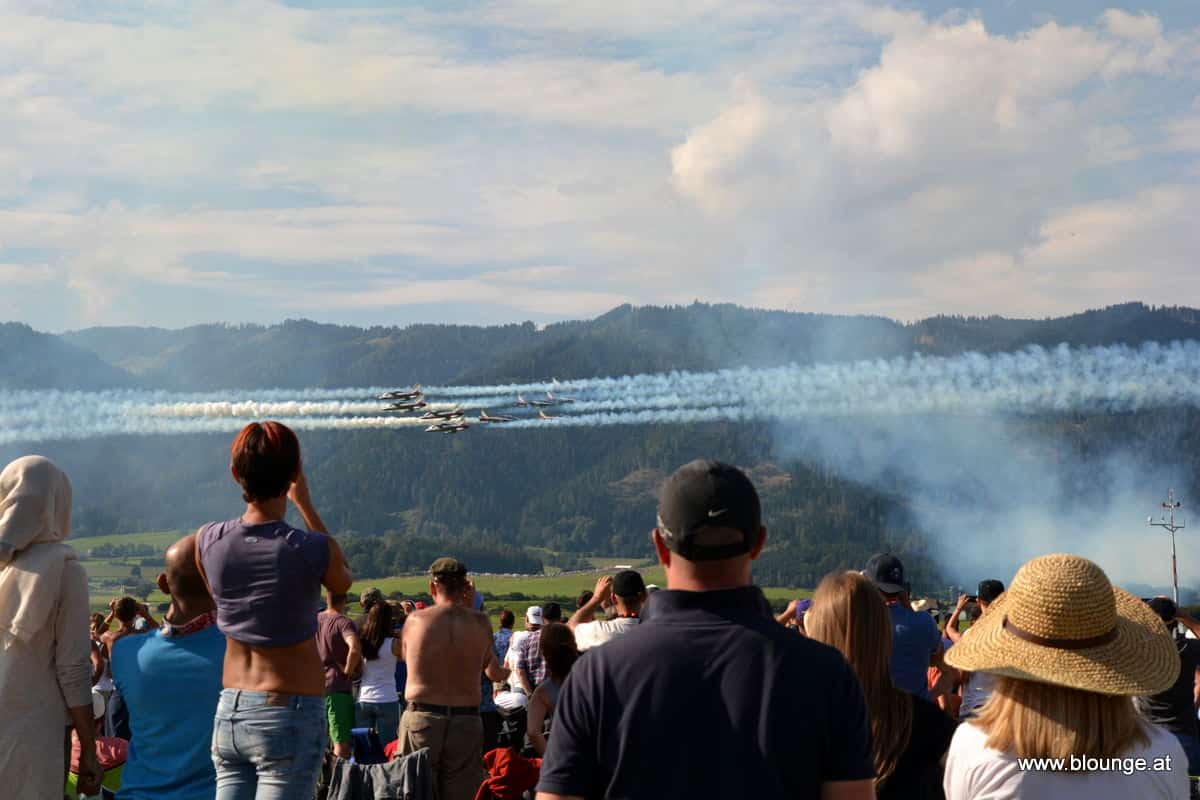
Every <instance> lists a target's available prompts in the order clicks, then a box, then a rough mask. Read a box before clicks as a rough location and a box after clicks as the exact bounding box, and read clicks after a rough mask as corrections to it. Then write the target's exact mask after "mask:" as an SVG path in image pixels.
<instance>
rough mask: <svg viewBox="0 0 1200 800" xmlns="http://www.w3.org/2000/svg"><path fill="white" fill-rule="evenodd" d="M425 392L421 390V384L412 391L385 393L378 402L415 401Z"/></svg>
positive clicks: (402, 390)
mask: <svg viewBox="0 0 1200 800" xmlns="http://www.w3.org/2000/svg"><path fill="white" fill-rule="evenodd" d="M423 394H425V392H424V391H423V390H422V389H421V384H419V383H418V384H417V385H416V386H414V387H412V388H411V389H407V390H405V389H396V390H394V391H391V392H384V393H383V394H381V395H379V397H378V398H376V399H378V400H415V399H416V398H418V397H420V396H422V395H423Z"/></svg>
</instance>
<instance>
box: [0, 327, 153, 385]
mask: <svg viewBox="0 0 1200 800" xmlns="http://www.w3.org/2000/svg"><path fill="white" fill-rule="evenodd" d="M136 383H137V380H136V379H135V378H134V376H133V375H132V374H130V373H129V372H127V371H125V370H124V369H121V368H120V367H116V366H113V365H112V364H110V363H107V362H106V361H104V360H102V359H101V358H100V357H98V356H97V355H96V354H95V353H93V352H92V351H90V350H88V349H87V348H83V347H78V346H76V345H74V344H72V343H71V342H70V341H68V340H65V339H63V338H62V337H59V336H54V335H52V334H48V333H39V332H38V331H35V330H34V329H33V328H30V327H29V326H28V325H23V324H21V323H17V322H7V323H0V389H115V388H120V387H125V386H133V385H135V384H136Z"/></svg>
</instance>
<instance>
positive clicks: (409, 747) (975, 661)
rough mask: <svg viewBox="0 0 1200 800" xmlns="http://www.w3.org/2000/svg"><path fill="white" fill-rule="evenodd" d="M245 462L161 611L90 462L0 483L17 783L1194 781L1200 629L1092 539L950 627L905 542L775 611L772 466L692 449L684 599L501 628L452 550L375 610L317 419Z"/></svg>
mask: <svg viewBox="0 0 1200 800" xmlns="http://www.w3.org/2000/svg"><path fill="white" fill-rule="evenodd" d="M230 456H231V469H232V474H233V478H234V479H235V480H236V481H237V483H238V484H239V485H240V487H241V489H242V493H243V499H244V500H245V503H246V505H245V508H244V510H243V511H242V513H241V515H240V516H239V517H237V518H236V519H232V520H229V521H226V522H214V523H209V524H207V525H204V526H202V527H201V528H200V530H199V531H198V532H197V533H196V534H194V535H189V536H186V537H183V538H182V539H180V540H179V541H178V542H176V543H174V544H173V545H171V547H169V548H168V549H167V551H166V554H165V559H164V569H163V573H162V574H161V575H160V576H159V577H158V580H157V584H158V588H159V590H160V591H162V592H163V593H164V594H165V595H167V596H168V598H169V604H168V605H167V610H166V612H165V614H164V615H163V618H162V620H161V621H160V620H157V619H155V618H154V616H153V615H152V614H151V612H150V609H149V608H148V607H147V606H146V605H145V604H143V603H139V602H138V601H137V600H135V599H133V598H118V599H116V600H114V601H112V603H110V605H109V613H108V614H107V615H100V614H95V615H89V613H88V598H87V582H86V577H85V575H84V572H83V569H82V567H81V566H80V564H79V562H78V560H77V559H76V557H75V555H74V552H73V551H72V550H71V549H70V548H69V547H68V546H66V545H65V544H64V542H65V540H66V539H67V537H68V535H69V532H70V508H71V487H70V481H69V480H68V478H67V476H66V475H65V474H64V473H63V472H62V471H61V470H59V469H58V468H57V467H56V466H55V465H54V464H53V463H51V462H50V461H48V460H46V459H44V458H41V457H36V456H31V457H26V458H22V459H19V460H17V461H15V462H13V463H12V464H10V465H8V467H6V468H5V469H4V470H3V472H2V473H0V702H2V703H3V708H4V709H5V713H4V715H3V716H0V794H3V795H4V796H13V797H20V798H33V799H34V800H42V798H47V799H48V800H51V799H53V798H59V797H62V796H63V795H64V794H65V793H68V792H70V793H71V794H72V797H74V796H75V795H76V794H82V795H85V796H97V795H100V794H101V793H102V792H107V791H112V792H115V796H116V797H117V798H120V799H121V800H151V799H153V800H212V799H213V798H216V800H252V799H254V800H292V799H293V798H295V799H296V800H311V798H314V797H329V798H332V799H333V800H341V798H354V797H360V796H361V797H406V798H409V797H411V798H422V797H432V798H435V799H436V800H470V799H471V798H475V800H520V798H534V797H536V798H537V800H574V799H575V798H580V799H581V800H584V799H587V798H597V797H613V798H663V797H665V798H673V797H678V798H698V797H720V798H738V797H745V798H775V797H779V798H782V797H811V798H822V800H866V799H867V798H873V797H878V798H895V799H900V798H914V799H916V800H923V799H926V798H928V799H931V800H932V799H935V798H947V799H948V800H973V799H979V800H982V798H989V799H997V800H998V799H1000V798H1034V799H1035V800H1038V799H1039V798H1068V799H1070V798H1081V799H1082V798H1086V800H1107V799H1108V798H1128V797H1137V798H1167V799H1171V800H1175V799H1178V800H1182V799H1183V798H1187V797H1189V781H1188V775H1189V774H1195V773H1196V772H1197V770H1200V724H1198V719H1197V708H1200V645H1198V644H1197V641H1196V639H1195V638H1189V637H1188V636H1186V635H1185V634H1183V633H1182V632H1181V631H1180V628H1181V627H1182V628H1183V629H1186V630H1187V631H1189V632H1191V634H1192V636H1193V637H1194V636H1196V635H1200V622H1197V621H1195V620H1193V619H1192V618H1191V617H1189V616H1188V615H1187V614H1185V613H1183V612H1182V611H1181V610H1180V609H1179V608H1177V607H1176V605H1175V604H1174V603H1172V602H1171V601H1170V600H1167V599H1165V598H1150V599H1145V600H1143V599H1139V598H1136V597H1133V596H1131V595H1129V594H1128V593H1127V592H1124V591H1123V590H1121V589H1119V588H1116V587H1113V586H1112V585H1111V583H1110V582H1109V579H1108V577H1107V576H1106V575H1105V573H1104V572H1103V570H1102V569H1101V568H1100V567H1099V566H1098V565H1096V564H1094V563H1093V562H1091V561H1088V560H1087V559H1084V558H1081V557H1078V556H1073V555H1064V554H1056V555H1047V556H1042V557H1039V558H1035V559H1033V560H1031V561H1029V562H1027V563H1026V564H1025V565H1023V566H1022V567H1021V569H1020V570H1019V571H1018V572H1017V573H1016V575H1015V576H1014V578H1013V580H1012V581H1011V585H1010V586H1009V587H1007V590H1006V587H1005V586H1004V584H1003V583H1001V582H1000V581H999V580H996V579H993V578H988V579H985V580H983V581H981V582H980V583H979V588H978V592H977V594H976V595H965V594H964V595H962V596H961V597H959V600H958V603H957V605H956V606H955V608H954V609H953V611H952V612H951V613H950V614H949V615H947V616H946V617H945V618H939V617H938V616H937V609H936V604H935V603H933V602H931V601H929V600H928V599H920V600H916V601H914V599H913V598H911V597H910V596H909V589H910V587H909V584H908V582H907V580H906V576H905V570H904V565H903V563H902V562H901V560H900V559H899V558H897V557H896V556H895V555H893V554H889V553H882V554H878V555H876V556H874V557H872V558H871V559H870V560H869V561H868V562H867V563H866V564H865V565H863V567H862V569H861V570H854V571H841V572H834V573H831V574H829V575H827V576H826V577H825V578H824V579H823V580H822V581H821V582H820V584H819V586H818V587H817V589H816V591H815V593H814V594H813V596H812V597H811V598H807V599H803V600H800V599H797V600H795V601H793V602H792V603H790V604H788V606H787V608H786V609H785V610H784V611H783V612H782V613H780V614H775V613H774V612H773V611H772V609H771V606H770V604H769V603H768V602H767V599H766V597H765V596H764V594H763V592H762V591H761V590H760V589H758V588H757V587H755V586H754V585H753V583H752V580H751V570H752V564H753V562H754V561H755V560H756V559H757V558H758V557H759V556H760V554H761V553H762V552H763V549H764V548H765V547H766V545H767V528H766V525H765V523H764V520H763V515H762V508H761V506H760V503H759V498H758V494H757V491H756V489H755V487H754V486H753V484H752V483H751V481H750V480H749V479H748V478H747V476H746V475H745V474H744V473H743V472H742V471H740V470H738V469H737V468H735V467H732V466H730V465H727V464H723V463H719V462H713V461H695V462H692V463H689V464H686V465H684V466H683V467H681V468H680V469H679V470H677V471H676V472H675V473H674V474H673V475H671V476H670V477H669V478H668V479H667V481H666V482H665V483H664V484H663V486H662V487H661V491H660V495H659V505H658V517H657V520H656V521H655V525H654V526H653V531H652V534H651V538H652V542H653V546H654V550H655V553H656V556H657V559H658V562H659V563H660V564H661V566H662V568H663V570H664V571H665V573H666V578H667V589H666V590H662V591H655V589H656V587H653V586H650V585H647V584H646V583H645V581H644V579H643V576H642V575H641V574H640V573H638V572H637V571H635V570H631V569H622V570H620V571H618V572H617V573H616V574H614V575H611V576H607V575H606V576H604V577H602V578H600V579H599V580H598V581H597V582H596V585H595V587H594V589H593V590H591V591H588V592H585V593H583V594H582V595H580V596H579V597H578V599H577V602H576V603H575V607H574V609H573V610H572V611H571V613H570V614H569V615H567V618H566V619H565V620H564V611H563V609H562V608H561V607H560V606H559V605H558V604H556V603H550V602H547V603H545V604H543V605H540V606H537V605H535V606H530V607H528V608H526V609H524V613H523V624H522V625H521V629H520V630H515V628H516V627H517V617H516V613H514V611H513V610H510V609H502V610H500V614H499V619H498V623H499V624H498V628H497V629H496V630H493V628H492V625H491V622H490V619H489V617H488V616H487V615H486V614H485V613H484V609H483V596H482V594H480V592H479V591H477V589H476V587H475V585H474V583H473V581H472V579H471V577H470V576H469V573H468V570H467V567H466V565H465V564H463V563H462V562H460V561H458V560H457V559H455V558H452V557H445V558H441V559H438V560H437V561H436V562H435V563H434V564H433V565H432V566H431V568H430V571H429V597H430V598H431V599H432V601H431V602H430V603H429V604H428V605H426V604H425V603H421V602H409V601H405V602H403V603H398V602H394V601H389V600H388V599H387V598H385V597H384V596H383V594H382V593H381V592H379V590H377V589H368V590H367V591H364V592H362V593H361V595H360V596H359V597H358V600H359V602H360V604H361V607H362V613H361V615H360V616H359V617H357V618H356V619H351V618H350V617H349V616H348V615H347V610H348V608H349V605H350V600H351V598H350V597H349V594H348V592H349V589H350V587H351V583H352V577H351V575H350V570H349V568H348V566H347V563H346V560H345V558H344V557H343V555H342V552H341V550H340V548H339V547H338V545H337V542H336V540H335V539H334V538H333V537H332V536H330V535H329V533H328V532H327V529H326V527H325V525H324V523H323V521H322V520H321V517H320V515H319V514H318V512H317V510H316V506H315V504H314V502H313V500H312V497H311V494H310V492H309V489H308V484H307V480H306V478H305V473H304V469H303V465H302V460H301V454H300V445H299V441H298V440H297V439H296V437H295V434H294V433H293V432H292V431H290V430H289V429H288V428H286V427H285V426H283V425H281V424H279V423H275V422H267V423H261V424H259V423H254V424H251V425H249V426H247V427H246V428H245V429H244V430H243V431H242V432H241V433H240V434H239V435H238V436H237V438H236V439H235V440H234V442H233V445H232V447H231V454H230ZM289 504H290V505H291V506H292V507H294V509H295V510H296V512H297V513H298V514H299V516H300V518H301V520H302V521H303V527H302V528H298V527H294V526H292V525H290V524H288V523H287V522H286V521H285V518H286V512H287V510H288V507H289ZM322 595H323V601H322ZM964 618H966V619H967V620H969V621H970V624H969V626H967V627H966V630H965V631H964V630H963V627H964V626H963V622H964ZM939 623H940V624H939ZM355 765H358V766H360V767H362V768H363V769H370V770H375V771H374V772H364V773H363V774H362V775H361V776H360V777H359V778H357V779H355V780H357V782H355V781H341V777H342V776H343V775H345V774H348V773H347V769H353V768H355ZM369 787H374V788H369ZM5 792H9V793H11V794H5Z"/></svg>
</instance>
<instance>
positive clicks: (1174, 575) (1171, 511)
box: [1146, 489, 1187, 606]
mask: <svg viewBox="0 0 1200 800" xmlns="http://www.w3.org/2000/svg"><path fill="white" fill-rule="evenodd" d="M1162 507H1163V509H1165V512H1164V513H1163V514H1161V515H1160V516H1159V518H1158V522H1155V521H1154V517H1150V518H1149V519H1147V520H1146V522H1148V523H1149V524H1150V525H1151V527H1154V528H1162V529H1163V530H1165V531H1166V532H1167V533H1169V534H1170V535H1171V588H1172V589H1173V590H1174V599H1175V605H1176V606H1178V605H1179V570H1178V568H1177V567H1176V561H1175V532H1176V531H1181V530H1183V529H1184V528H1186V527H1187V525H1186V524H1185V523H1184V521H1183V520H1182V519H1181V520H1179V522H1176V521H1175V511H1176V509H1179V508H1183V503H1181V502H1179V501H1178V500H1176V499H1175V490H1174V489H1169V490H1168V491H1167V499H1166V500H1164V501H1163V504H1162Z"/></svg>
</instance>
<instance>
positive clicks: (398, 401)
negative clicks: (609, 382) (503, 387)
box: [376, 381, 576, 434]
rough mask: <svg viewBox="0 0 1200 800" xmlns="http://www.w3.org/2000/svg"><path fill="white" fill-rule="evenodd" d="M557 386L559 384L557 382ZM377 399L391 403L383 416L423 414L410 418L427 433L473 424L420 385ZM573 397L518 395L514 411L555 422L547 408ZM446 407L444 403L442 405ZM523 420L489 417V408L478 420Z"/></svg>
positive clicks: (456, 430)
mask: <svg viewBox="0 0 1200 800" xmlns="http://www.w3.org/2000/svg"><path fill="white" fill-rule="evenodd" d="M554 385H555V386H557V385H558V381H555V382H554ZM376 399H377V400H384V401H388V404H387V405H386V406H385V407H384V408H383V409H382V411H383V413H387V414H400V415H408V414H411V413H413V412H416V411H423V413H422V414H421V415H420V416H416V417H410V419H414V420H422V421H428V422H430V423H431V424H430V425H429V426H428V427H427V428H425V433H450V434H454V433H462V432H463V431H465V430H467V429H469V428H470V427H471V423H469V422H467V419H466V416H467V415H466V412H465V411H463V410H462V408H461V407H460V406H458V405H454V406H453V407H451V408H438V407H436V406H434V405H430V403H429V400H428V399H427V397H426V395H425V391H424V390H423V389H422V388H421V386H420V384H417V385H415V386H413V387H412V388H411V389H393V390H391V391H387V392H384V393H383V394H381V395H379V396H378V397H377V398H376ZM574 402H576V398H574V397H562V396H556V395H555V394H554V393H553V392H551V391H547V392H546V399H544V400H541V399H536V400H526V399H525V398H524V397H523V396H522V395H519V394H518V395H517V399H516V402H514V403H512V406H513V407H515V408H536V409H537V410H538V413H537V416H536V417H533V418H532V419H539V420H553V419H558V415H553V414H547V413H546V412H545V409H546V408H549V407H551V406H558V405H564V404H566V403H574ZM443 405H444V404H443ZM520 419H521V418H520V417H514V416H509V415H507V414H489V413H488V412H487V410H486V409H482V408H481V409H479V416H478V420H479V423H480V424H489V425H498V424H503V423H505V422H517V421H519V420H520Z"/></svg>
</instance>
